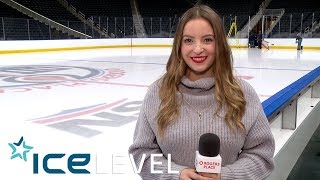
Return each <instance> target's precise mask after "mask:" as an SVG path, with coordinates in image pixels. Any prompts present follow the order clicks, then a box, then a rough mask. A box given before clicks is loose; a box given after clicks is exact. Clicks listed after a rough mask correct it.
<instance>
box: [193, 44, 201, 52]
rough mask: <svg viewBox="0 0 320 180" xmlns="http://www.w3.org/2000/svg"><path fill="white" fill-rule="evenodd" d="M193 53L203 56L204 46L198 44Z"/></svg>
mask: <svg viewBox="0 0 320 180" xmlns="http://www.w3.org/2000/svg"><path fill="white" fill-rule="evenodd" d="M193 51H194V53H196V54H201V53H202V52H203V47H202V44H200V43H198V44H196V45H195V48H194V50H193Z"/></svg>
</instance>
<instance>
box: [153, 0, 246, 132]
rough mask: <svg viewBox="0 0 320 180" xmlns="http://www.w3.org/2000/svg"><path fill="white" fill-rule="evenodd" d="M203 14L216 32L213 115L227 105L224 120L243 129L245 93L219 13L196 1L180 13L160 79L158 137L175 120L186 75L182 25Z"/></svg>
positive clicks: (230, 125) (229, 124) (213, 69)
mask: <svg viewBox="0 0 320 180" xmlns="http://www.w3.org/2000/svg"><path fill="white" fill-rule="evenodd" d="M197 18H202V19H205V20H207V21H208V22H209V23H210V25H211V27H212V29H213V32H214V34H215V43H216V49H215V51H216V53H215V60H214V62H213V65H212V68H211V70H212V72H213V76H214V79H215V91H214V96H215V98H216V100H217V102H218V109H217V111H216V112H215V115H217V113H218V112H219V111H220V110H221V109H222V107H223V106H225V107H226V110H227V111H226V114H225V117H224V118H225V121H226V123H227V124H228V126H229V127H230V128H231V129H232V130H236V129H237V128H239V129H240V130H242V131H244V130H245V127H244V125H243V123H242V122H241V120H242V117H243V115H244V112H245V106H246V101H245V99H244V94H243V92H242V90H241V88H240V85H239V84H238V82H237V80H236V79H235V77H234V76H233V69H232V63H233V58H232V54H231V49H230V46H229V45H228V42H227V39H226V36H225V34H224V28H223V23H222V21H221V18H220V16H219V15H218V14H217V13H216V12H215V11H214V10H213V9H211V8H210V7H208V6H206V5H195V6H194V7H192V8H190V9H189V10H187V11H186V12H185V13H184V14H183V15H182V17H181V19H180V21H179V23H178V26H177V30H176V34H175V36H174V40H173V47H172V51H171V54H170V57H169V60H168V63H167V66H166V73H165V74H164V75H163V76H162V78H161V81H160V94H159V95H160V99H161V104H160V110H159V112H158V115H157V124H158V131H159V134H160V136H161V137H163V136H164V132H165V129H166V128H167V127H168V125H169V124H170V123H172V122H173V121H175V120H176V119H177V118H178V116H179V114H180V108H179V107H180V105H181V104H180V103H181V102H178V100H177V96H176V94H177V91H178V85H179V83H180V81H181V79H182V77H183V76H184V75H185V72H186V69H187V65H186V63H185V62H184V60H183V58H182V54H181V51H180V49H181V42H182V36H183V29H184V27H185V25H186V23H187V22H189V21H190V20H193V19H197Z"/></svg>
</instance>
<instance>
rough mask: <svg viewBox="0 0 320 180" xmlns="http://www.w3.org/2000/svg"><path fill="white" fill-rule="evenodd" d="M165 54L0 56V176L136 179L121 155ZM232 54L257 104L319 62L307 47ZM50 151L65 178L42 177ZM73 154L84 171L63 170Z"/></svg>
mask: <svg viewBox="0 0 320 180" xmlns="http://www.w3.org/2000/svg"><path fill="white" fill-rule="evenodd" d="M169 53H170V49H169V48H160V49H157V48H135V49H130V48H119V49H100V50H82V51H59V52H49V53H28V54H7V55H0V109H1V113H0V120H1V126H0V134H1V135H0V142H1V143H2V142H7V143H2V144H0V161H1V162H6V163H1V175H0V177H1V178H0V179H3V178H2V177H10V178H13V179H15V178H16V177H17V178H18V177H25V178H32V179H57V178H59V179H70V178H78V179H88V178H93V179H139V178H138V176H137V175H135V174H133V170H132V165H131V164H130V160H129V157H128V153H127V150H128V147H129V146H130V145H131V143H132V136H133V132H134V128H135V124H136V120H137V117H138V113H139V108H140V105H141V103H142V101H143V98H144V95H145V93H146V91H147V88H148V86H149V85H150V84H151V83H152V82H154V81H155V80H156V79H158V78H159V77H160V76H161V75H162V74H163V73H164V71H165V65H166V61H167V59H168V56H169ZM233 56H234V67H235V71H236V72H235V73H236V74H237V76H240V77H241V78H242V79H245V80H246V81H248V82H249V83H250V84H251V85H252V86H253V87H254V89H255V90H256V91H257V93H258V94H259V97H260V99H261V102H263V101H264V100H266V99H267V98H269V97H270V96H272V95H273V94H275V93H277V92H278V91H280V90H281V89H283V88H284V87H286V86H287V85H289V84H291V83H293V82H294V81H296V80H297V79H299V78H300V77H302V76H304V75H305V74H307V73H308V72H310V71H311V70H313V69H315V68H316V67H318V66H319V65H320V58H319V57H320V51H311V50H303V51H297V50H273V49H270V50H266V49H262V50H260V49H233ZM22 136H23V142H25V144H26V145H27V146H30V147H32V148H30V152H27V156H26V157H27V158H28V159H27V161H23V160H21V159H20V158H19V157H18V158H14V159H12V160H11V159H10V157H11V155H12V153H13V149H12V148H11V147H10V145H9V144H10V143H11V144H13V143H19V140H20V138H21V137H22ZM276 138H277V137H276ZM17 151H18V150H17ZM20 151H22V152H23V151H25V149H20ZM51 153H62V154H65V156H63V157H61V158H56V159H50V161H49V162H50V168H52V169H55V168H60V169H63V170H64V171H65V172H66V174H65V175H48V174H47V173H46V172H44V170H43V164H42V159H43V157H44V156H46V155H47V154H51ZM75 153H83V154H90V157H91V159H90V163H89V164H88V166H86V169H87V170H89V171H90V172H91V174H89V175H74V174H72V173H70V172H69V170H68V166H67V162H68V157H69V156H70V155H71V154H75ZM34 154H38V162H39V164H38V170H39V171H38V174H34V173H33V171H34V167H35V164H33V163H34V162H35V161H32V159H33V158H34V157H33V156H32V155H34ZM22 158H23V157H22Z"/></svg>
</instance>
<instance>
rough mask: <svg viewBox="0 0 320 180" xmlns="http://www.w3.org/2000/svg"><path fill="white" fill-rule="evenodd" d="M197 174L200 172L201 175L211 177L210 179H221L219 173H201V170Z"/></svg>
mask: <svg viewBox="0 0 320 180" xmlns="http://www.w3.org/2000/svg"><path fill="white" fill-rule="evenodd" d="M198 174H200V175H201V176H203V177H209V178H211V179H212V180H220V179H221V176H220V174H215V173H202V172H199V173H198Z"/></svg>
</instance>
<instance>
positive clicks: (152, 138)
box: [129, 89, 186, 180]
mask: <svg viewBox="0 0 320 180" xmlns="http://www.w3.org/2000/svg"><path fill="white" fill-rule="evenodd" d="M153 95H155V94H154V92H152V89H151V90H150V89H149V91H148V93H147V95H146V97H145V99H144V103H143V106H142V108H141V110H140V114H139V118H138V121H137V124H136V129H135V132H134V136H133V144H132V145H131V146H130V147H129V154H132V155H133V159H134V161H135V164H136V167H139V165H140V164H139V163H140V162H141V159H142V157H143V155H145V161H144V163H143V165H142V169H141V172H140V173H139V175H140V176H141V178H142V179H143V180H157V179H159V180H160V179H161V180H166V179H168V180H169V179H177V180H178V179H179V176H180V172H181V171H182V170H183V169H185V168H186V167H185V166H180V165H178V164H176V163H174V162H171V163H170V164H171V167H170V171H177V172H178V173H168V170H169V169H168V159H167V158H166V157H167V155H163V156H162V157H158V156H157V157H156V158H154V161H155V162H156V163H157V164H156V165H154V167H151V154H162V151H161V149H160V147H159V145H158V143H157V139H156V135H155V132H154V131H153V129H152V128H151V124H150V120H149V119H148V116H147V113H146V111H149V110H150V108H155V107H154V106H153V105H154V104H153V103H151V104H150V102H152V101H153V100H154V99H155V98H157V97H154V96H153ZM160 162H161V164H159V163H160ZM151 169H154V170H156V171H162V173H152V172H151Z"/></svg>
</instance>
